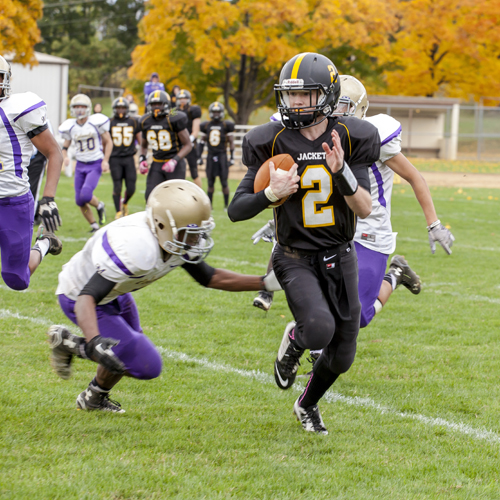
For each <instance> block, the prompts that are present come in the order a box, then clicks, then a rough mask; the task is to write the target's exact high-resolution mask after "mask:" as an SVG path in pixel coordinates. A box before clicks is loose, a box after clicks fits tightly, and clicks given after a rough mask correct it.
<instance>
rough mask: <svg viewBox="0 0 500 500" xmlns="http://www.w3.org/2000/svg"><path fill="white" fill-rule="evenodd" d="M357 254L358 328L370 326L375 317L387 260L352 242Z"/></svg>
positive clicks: (384, 255) (381, 255) (384, 256)
mask: <svg viewBox="0 0 500 500" xmlns="http://www.w3.org/2000/svg"><path fill="white" fill-rule="evenodd" d="M354 244H355V246H356V253H357V254H358V269H359V284H358V293H359V301H360V302H361V321H360V327H361V328H364V327H365V326H368V325H369V324H370V321H371V320H372V319H373V316H375V306H374V304H375V301H376V300H377V297H378V295H379V292H380V287H381V285H382V281H383V280H384V276H385V269H386V267H387V259H388V258H389V256H388V255H387V254H385V253H380V252H375V251H374V250H369V249H368V248H366V247H364V246H363V245H360V244H359V243H358V242H357V241H356V242H354Z"/></svg>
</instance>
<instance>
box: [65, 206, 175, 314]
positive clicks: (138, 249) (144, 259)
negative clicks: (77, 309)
mask: <svg viewBox="0 0 500 500" xmlns="http://www.w3.org/2000/svg"><path fill="white" fill-rule="evenodd" d="M162 255H163V252H162V250H161V248H160V245H159V244H158V240H157V239H156V237H155V236H154V234H153V233H152V231H151V229H150V228H149V226H148V223H147V219H146V212H138V213H135V214H133V215H129V216H128V217H123V218H121V219H118V220H115V221H113V222H111V223H110V224H108V225H107V226H105V227H103V228H101V229H100V230H99V231H97V232H96V233H95V234H94V236H92V238H90V240H88V241H87V243H86V244H85V246H84V247H83V249H82V250H81V251H80V252H78V253H77V254H75V255H74V256H73V257H72V258H71V260H70V261H69V262H68V263H67V264H64V266H63V268H62V271H61V272H60V273H59V286H58V287H57V290H56V295H60V294H64V295H66V297H68V298H70V299H72V300H76V299H77V298H78V295H79V294H80V292H81V291H82V289H83V287H84V286H85V285H86V284H87V283H88V281H89V280H90V278H91V277H92V276H93V275H94V274H95V273H96V272H97V273H99V274H100V275H101V276H102V277H103V278H106V279H107V280H109V281H113V282H115V283H116V285H115V287H114V288H113V290H112V291H111V292H110V293H109V294H108V295H107V296H106V297H105V298H104V299H103V300H102V301H101V302H100V303H99V304H100V305H103V304H107V303H109V302H111V301H112V300H114V299H116V298H117V297H118V296H120V295H123V294H125V293H128V292H133V291H134V290H139V289H141V288H144V287H145V286H147V285H149V284H150V283H153V282H154V281H156V280H158V279H160V278H161V277H163V276H165V274H167V273H169V272H170V271H172V270H173V269H175V268H176V267H179V266H182V265H183V264H184V263H185V261H183V260H182V259H181V258H180V257H179V256H177V255H171V257H170V259H168V260H167V262H164V261H163V258H162Z"/></svg>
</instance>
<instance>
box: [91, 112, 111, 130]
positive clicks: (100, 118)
mask: <svg viewBox="0 0 500 500" xmlns="http://www.w3.org/2000/svg"><path fill="white" fill-rule="evenodd" d="M107 121H109V118H108V117H107V116H106V115H103V114H102V113H94V114H93V115H90V116H89V122H90V123H92V124H93V125H95V126H96V127H101V126H102V125H104V124H105V123H106V122H107Z"/></svg>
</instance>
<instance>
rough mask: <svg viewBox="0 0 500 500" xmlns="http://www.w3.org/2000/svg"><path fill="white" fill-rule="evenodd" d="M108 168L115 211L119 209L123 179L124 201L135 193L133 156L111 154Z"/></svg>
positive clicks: (135, 172)
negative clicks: (111, 181) (111, 180)
mask: <svg viewBox="0 0 500 500" xmlns="http://www.w3.org/2000/svg"><path fill="white" fill-rule="evenodd" d="M109 169H110V171H111V178H112V179H113V202H114V204H115V209H116V211H117V212H119V211H120V198H121V192H122V184H123V181H125V197H124V198H125V203H127V202H128V200H130V198H132V196H133V194H134V193H135V184H136V181H137V171H136V169H135V161H134V157H133V156H112V157H111V158H110V159H109Z"/></svg>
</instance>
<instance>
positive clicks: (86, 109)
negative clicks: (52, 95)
mask: <svg viewBox="0 0 500 500" xmlns="http://www.w3.org/2000/svg"><path fill="white" fill-rule="evenodd" d="M69 109H70V111H71V116H74V117H75V118H76V119H77V120H80V119H81V118H86V117H87V116H90V110H91V109H92V101H91V100H90V97H89V96H86V95H85V94H76V95H75V96H74V97H73V99H71V102H70V103H69Z"/></svg>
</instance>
